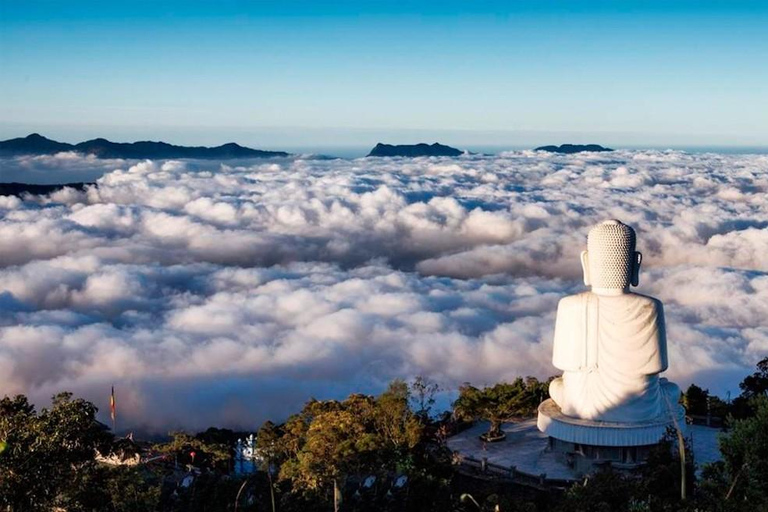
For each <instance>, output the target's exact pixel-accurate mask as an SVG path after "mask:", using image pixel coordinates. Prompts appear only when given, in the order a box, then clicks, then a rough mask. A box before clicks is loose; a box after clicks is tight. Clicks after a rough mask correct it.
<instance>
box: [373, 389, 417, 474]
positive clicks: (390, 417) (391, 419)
mask: <svg viewBox="0 0 768 512" xmlns="http://www.w3.org/2000/svg"><path fill="white" fill-rule="evenodd" d="M409 401H410V392H409V390H408V385H407V384H406V383H405V382H404V381H402V380H395V381H393V382H392V383H391V384H390V385H389V388H387V390H386V391H385V392H384V393H382V394H381V395H380V396H379V397H378V398H377V399H376V402H375V404H374V405H375V407H374V417H373V421H374V425H375V429H376V432H377V433H378V434H379V435H380V436H381V438H382V439H381V440H382V443H383V445H384V448H385V449H388V450H389V451H390V452H391V453H393V454H394V455H395V458H396V459H398V460H402V457H403V456H405V455H407V453H408V452H409V451H410V450H411V449H413V448H414V447H415V446H416V445H417V444H418V443H419V441H421V436H422V432H423V427H422V424H421V422H420V420H419V418H418V417H417V416H416V415H415V414H414V413H413V411H411V408H410V407H409Z"/></svg>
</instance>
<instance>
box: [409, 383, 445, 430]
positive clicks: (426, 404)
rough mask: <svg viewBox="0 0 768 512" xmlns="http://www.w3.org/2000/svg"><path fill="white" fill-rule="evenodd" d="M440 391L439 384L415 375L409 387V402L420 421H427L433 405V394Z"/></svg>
mask: <svg viewBox="0 0 768 512" xmlns="http://www.w3.org/2000/svg"><path fill="white" fill-rule="evenodd" d="M439 391H440V386H438V385H437V383H435V382H431V381H429V380H427V379H426V378H425V377H422V376H421V375H419V376H417V377H416V378H415V379H414V380H413V382H412V383H411V387H410V397H411V403H412V404H413V409H414V410H415V413H416V416H418V417H419V418H420V419H421V421H422V422H424V423H427V422H428V421H429V419H430V417H431V414H432V406H433V405H435V395H436V394H437V393H438V392H439Z"/></svg>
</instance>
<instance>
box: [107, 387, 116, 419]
mask: <svg viewBox="0 0 768 512" xmlns="http://www.w3.org/2000/svg"><path fill="white" fill-rule="evenodd" d="M109 415H110V416H111V417H112V428H113V429H114V426H115V416H116V415H117V410H116V409H115V386H112V394H111V395H110V397H109Z"/></svg>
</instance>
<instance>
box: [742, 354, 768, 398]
mask: <svg viewBox="0 0 768 512" xmlns="http://www.w3.org/2000/svg"><path fill="white" fill-rule="evenodd" d="M739 388H741V393H742V395H743V396H744V397H745V398H747V399H749V398H752V397H756V396H765V395H766V393H768V357H766V358H765V359H763V360H762V361H760V362H759V363H757V371H756V372H755V373H753V374H752V375H750V376H748V377H746V378H745V379H744V380H743V381H741V384H739Z"/></svg>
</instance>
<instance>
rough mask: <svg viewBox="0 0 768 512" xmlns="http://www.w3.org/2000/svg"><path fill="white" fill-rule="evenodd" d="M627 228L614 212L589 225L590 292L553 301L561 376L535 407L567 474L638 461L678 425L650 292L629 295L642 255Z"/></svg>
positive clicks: (680, 418)
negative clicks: (612, 217)
mask: <svg viewBox="0 0 768 512" xmlns="http://www.w3.org/2000/svg"><path fill="white" fill-rule="evenodd" d="M635 245H636V236H635V231H634V230H633V229H632V228H631V227H629V226H627V225H625V224H623V223H621V222H620V221H617V220H608V221H605V222H603V223H601V224H599V225H597V226H595V227H594V228H593V229H592V230H591V231H590V232H589V235H588V237H587V250H586V251H584V252H582V253H581V264H582V268H583V270H584V283H585V284H586V285H587V286H590V287H591V291H588V292H584V293H580V294H578V295H572V296H569V297H565V298H563V299H562V300H561V301H560V304H559V305H558V310H557V320H556V325H555V343H554V354H553V363H554V365H555V366H556V367H557V368H559V369H560V370H563V375H562V376H561V377H558V378H556V379H555V380H554V381H552V383H551V385H550V388H549V393H550V396H551V398H550V399H548V400H545V401H544V402H543V403H542V404H541V405H540V406H539V415H538V421H537V425H538V428H539V430H541V432H543V433H545V434H546V435H547V436H548V437H549V449H550V450H551V451H552V452H554V453H555V454H556V455H558V458H559V459H560V460H561V461H562V462H564V463H566V464H567V465H568V466H569V467H570V468H572V469H573V470H574V471H575V472H576V473H588V472H590V471H592V470H594V469H595V468H596V467H599V466H601V465H604V464H606V463H611V464H612V465H614V466H615V467H626V468H632V467H636V466H637V465H639V464H641V463H642V462H643V461H644V460H645V459H646V458H647V455H648V453H649V452H650V450H651V448H653V447H654V446H655V445H657V444H658V443H659V441H660V440H661V438H662V437H663V436H664V434H665V432H666V431H667V429H668V428H669V427H674V428H677V429H683V428H685V411H684V409H683V407H682V406H681V405H680V404H679V403H678V401H679V398H680V388H678V387H677V385H675V384H673V383H671V382H668V381H667V379H665V378H660V377H659V374H660V373H661V372H663V371H665V370H666V369H667V367H668V358H667V340H666V329H665V323H664V311H663V307H662V304H661V302H660V301H659V300H657V299H655V298H653V297H647V296H645V295H640V294H636V293H632V292H630V291H629V288H630V285H631V286H637V284H638V280H639V279H638V278H639V271H640V263H641V261H642V255H641V254H640V253H639V252H637V251H636V250H635Z"/></svg>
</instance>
